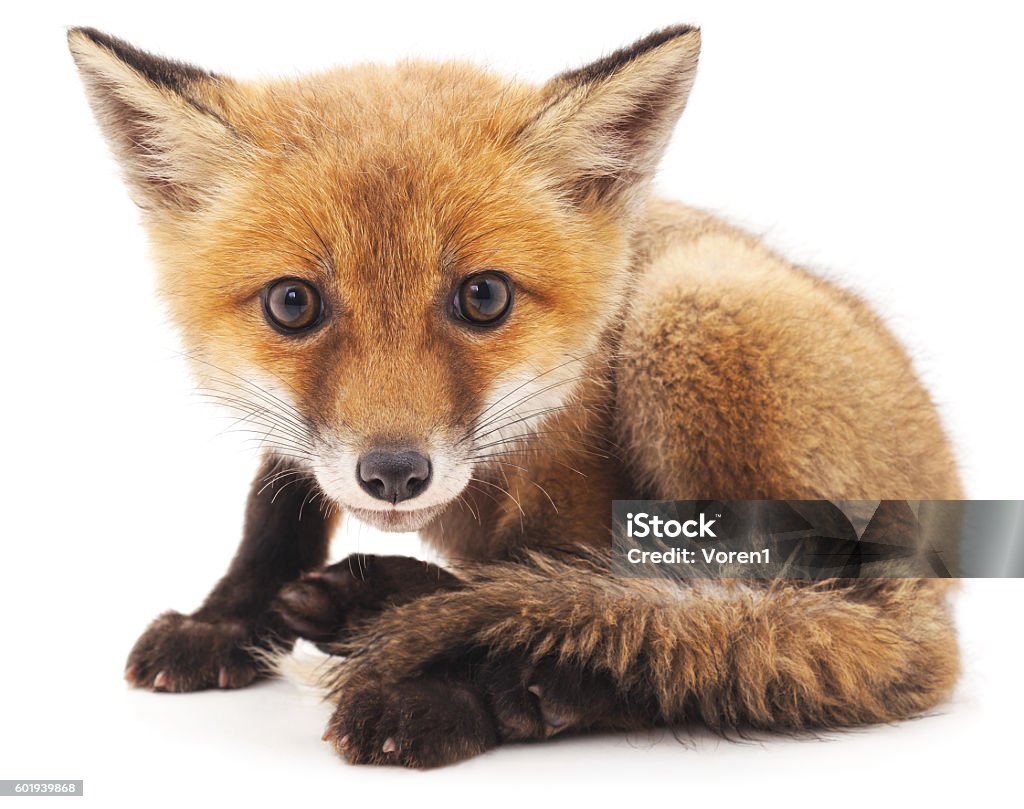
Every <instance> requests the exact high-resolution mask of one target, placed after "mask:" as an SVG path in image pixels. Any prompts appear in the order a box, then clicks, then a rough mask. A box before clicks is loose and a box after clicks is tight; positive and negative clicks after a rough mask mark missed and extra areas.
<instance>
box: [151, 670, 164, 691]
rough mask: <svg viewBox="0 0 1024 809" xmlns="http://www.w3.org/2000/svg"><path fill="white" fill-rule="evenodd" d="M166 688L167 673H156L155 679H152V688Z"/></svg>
mask: <svg viewBox="0 0 1024 809" xmlns="http://www.w3.org/2000/svg"><path fill="white" fill-rule="evenodd" d="M166 687H167V672H166V671H161V672H158V673H157V675H156V677H155V678H154V679H153V688H166Z"/></svg>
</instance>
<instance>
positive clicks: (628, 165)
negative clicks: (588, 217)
mask: <svg viewBox="0 0 1024 809" xmlns="http://www.w3.org/2000/svg"><path fill="white" fill-rule="evenodd" d="M699 54H700V31H699V30H698V29H696V28H691V27H689V26H676V27H673V28H666V29H665V30H663V31H658V32H656V33H654V34H651V35H650V36H647V37H645V38H644V39H641V40H640V41H639V42H636V43H634V44H633V45H630V46H628V47H626V48H623V49H621V50H618V51H616V52H615V53H613V54H611V55H610V56H607V57H605V58H604V59H601V60H599V61H597V62H593V63H591V64H589V65H587V66H585V67H582V68H580V69H578V70H572V71H569V72H567V73H563V74H561V75H560V76H556V77H555V78H554V79H552V80H551V81H550V82H548V84H547V85H546V86H545V87H544V88H543V98H544V104H543V106H542V108H541V110H540V112H539V113H537V114H536V115H535V117H534V118H533V119H532V120H531V121H530V122H529V123H528V124H527V126H526V128H525V129H524V130H523V132H522V138H523V139H524V142H525V144H526V146H527V148H528V150H529V152H530V154H531V155H533V156H534V158H535V159H536V160H538V161H539V162H540V163H541V165H542V167H543V170H544V172H545V173H546V174H548V175H549V177H550V178H551V180H552V181H553V182H554V183H555V184H556V185H557V186H558V188H559V190H560V191H561V192H562V193H564V194H565V195H566V196H567V197H568V198H569V199H570V200H571V201H572V202H573V203H575V204H577V205H581V206H583V205H591V204H595V203H596V204H602V203H603V204H610V203H616V202H618V203H624V202H627V201H628V199H629V198H631V197H635V196H636V192H637V191H638V190H641V189H642V188H643V187H644V186H645V184H646V182H647V181H648V180H650V178H651V177H652V176H653V174H654V170H655V168H656V166H657V163H658V161H659V160H660V158H661V156H662V153H663V152H664V150H665V147H666V145H667V144H668V140H669V138H670V136H671V134H672V128H673V127H674V125H675V123H676V121H677V120H678V118H679V115H680V114H681V113H682V111H683V107H684V106H685V105H686V99H687V97H688V95H689V92H690V87H691V86H692V85H693V79H694V76H695V74H696V71H697V58H698V56H699Z"/></svg>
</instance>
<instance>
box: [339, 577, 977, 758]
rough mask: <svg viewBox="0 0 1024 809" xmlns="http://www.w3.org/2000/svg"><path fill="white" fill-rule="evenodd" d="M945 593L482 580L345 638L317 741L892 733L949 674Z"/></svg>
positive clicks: (350, 754) (466, 751)
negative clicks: (677, 727) (656, 729)
mask: <svg viewBox="0 0 1024 809" xmlns="http://www.w3.org/2000/svg"><path fill="white" fill-rule="evenodd" d="M944 590H945V588H944V587H943V586H942V585H941V583H939V582H936V581H923V580H919V579H887V580H872V581H867V580H855V581H846V582H837V581H831V582H826V583H822V584H818V585H806V586H799V585H796V584H793V583H786V582H783V581H778V582H774V583H757V582H753V583H744V582H739V581H716V582H712V581H708V582H696V583H692V584H685V585H683V584H679V583H676V582H664V581H651V580H617V579H614V578H612V577H611V576H609V575H608V574H606V573H604V572H602V571H601V570H598V569H596V568H595V569H581V568H580V567H578V566H569V565H562V564H561V563H556V562H552V561H550V560H546V559H541V558H540V557H536V558H534V560H533V562H532V563H531V564H521V565H514V564H508V565H497V566H489V567H488V568H487V569H486V570H484V571H482V572H481V574H480V575H479V576H478V577H476V578H475V580H473V581H471V582H469V583H467V584H466V586H464V587H463V588H462V589H459V590H456V591H452V592H446V593H437V594H434V595H428V596H425V597H423V598H420V599H417V600H415V601H412V602H410V603H408V604H405V605H402V606H399V607H396V608H394V609H391V610H388V611H386V612H384V613H383V614H382V615H381V616H380V617H379V618H378V619H377V620H376V621H375V622H374V623H372V624H370V625H369V626H368V627H367V628H366V629H365V630H364V632H363V633H362V634H361V635H359V636H357V637H355V638H354V639H353V640H352V642H351V645H350V647H349V648H350V657H348V658H347V659H346V660H344V661H339V662H338V663H336V664H335V665H336V668H335V671H334V686H335V694H336V695H337V697H338V707H337V710H336V712H335V714H334V716H333V718H332V719H331V722H330V724H329V726H328V730H327V734H326V735H325V738H327V739H328V740H330V741H331V742H332V743H333V744H334V746H335V747H336V748H337V750H338V751H339V752H340V753H341V754H342V755H344V756H345V757H346V758H348V759H349V760H350V761H353V762H369V763H395V764H403V765H406V766H434V765H437V764H444V763H450V762H452V761H455V760H458V759H459V758H464V757H466V756H469V755H473V754H476V753H478V752H482V751H483V750H486V749H488V748H489V747H491V746H493V745H495V744H498V743H500V742H502V741H512V740H518V739H539V738H546V737H547V736H550V735H552V734H553V733H556V732H561V731H564V730H579V729H584V728H598V727H605V728H618V729H628V728H641V727H651V726H653V725H655V724H660V723H671V724H674V723H679V722H686V721H693V720H696V721H701V722H704V723H706V724H707V725H709V726H710V727H712V728H715V729H719V730H722V731H726V730H728V729H731V728H737V727H752V728H765V729H792V730H800V729H804V728H829V727H846V726H852V725H858V724H866V723H877V722H886V721H891V720H896V719H902V718H906V717H910V716H914V715H916V714H920V713H922V712H925V711H928V710H930V709H932V708H933V707H935V706H936V705H937V704H938V703H939V702H940V701H942V700H943V699H944V698H945V697H946V696H947V695H948V693H949V692H950V690H951V688H952V686H953V684H954V681H955V678H956V675H957V668H958V656H957V646H956V640H955V636H954V633H953V630H952V624H951V618H950V615H949V611H948V609H947V606H946V604H945V598H944ZM414 708H415V710H413V709H414ZM410 717H412V718H416V717H419V718H420V719H423V720H424V721H419V720H418V719H417V721H412V720H411V719H410Z"/></svg>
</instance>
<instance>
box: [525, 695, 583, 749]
mask: <svg viewBox="0 0 1024 809" xmlns="http://www.w3.org/2000/svg"><path fill="white" fill-rule="evenodd" d="M526 690H527V691H529V692H530V693H531V694H533V695H534V696H535V697H536V698H537V706H538V707H539V708H540V716H541V719H543V720H544V732H545V734H546V735H547V736H549V737H550V736H554V735H555V734H556V733H561V732H562V731H563V730H565V729H566V728H567V727H569V725H570V724H571V723H572V722H574V721H576V715H575V714H574V713H572V712H568V713H564V712H562V711H557V710H555V709H554V708H553V707H552V706H551V704H550V702H548V701H546V700H545V699H544V688H543V687H542V686H539V685H531V686H527V689H526Z"/></svg>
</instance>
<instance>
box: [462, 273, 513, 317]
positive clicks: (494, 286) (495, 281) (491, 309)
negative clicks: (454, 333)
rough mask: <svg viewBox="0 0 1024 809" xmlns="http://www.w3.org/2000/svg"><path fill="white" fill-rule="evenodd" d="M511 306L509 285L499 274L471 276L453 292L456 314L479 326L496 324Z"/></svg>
mask: <svg viewBox="0 0 1024 809" xmlns="http://www.w3.org/2000/svg"><path fill="white" fill-rule="evenodd" d="M511 306H512V282H511V281H509V280H508V278H506V277H505V276H504V275H502V274H501V273H499V272H494V271H490V270H489V271H487V272H478V273H474V274H473V275H471V276H469V277H468V278H466V279H465V280H463V282H462V283H461V284H460V285H459V288H458V290H457V291H456V293H455V314H456V315H457V316H458V317H459V318H461V319H462V320H466V321H468V322H470V323H476V324H478V325H482V326H493V325H496V324H497V323H499V322H500V321H501V319H502V318H504V317H505V315H506V314H507V313H508V310H509V309H510V308H511Z"/></svg>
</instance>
